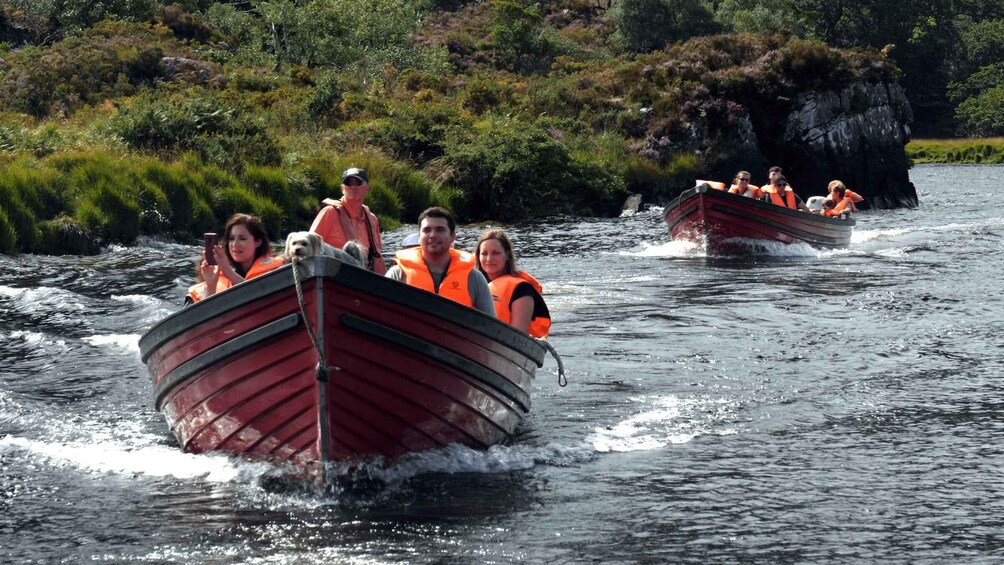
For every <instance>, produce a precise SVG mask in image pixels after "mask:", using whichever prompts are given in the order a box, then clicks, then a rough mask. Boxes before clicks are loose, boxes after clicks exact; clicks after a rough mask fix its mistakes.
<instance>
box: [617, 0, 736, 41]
mask: <svg viewBox="0 0 1004 565" xmlns="http://www.w3.org/2000/svg"><path fill="white" fill-rule="evenodd" d="M607 14H608V17H609V18H610V21H611V22H612V23H613V24H614V27H615V28H616V29H617V32H618V33H620V35H621V36H622V37H623V38H624V40H625V41H626V42H627V45H628V48H629V49H630V50H631V51H634V52H636V53H646V52H649V51H653V50H656V49H662V48H663V47H665V46H666V44H667V43H669V42H674V41H682V40H684V39H688V38H690V37H693V36H696V35H706V34H710V33H714V32H715V31H717V29H718V26H717V24H715V22H714V16H713V15H712V13H711V12H710V11H709V10H708V9H707V8H706V7H705V6H704V4H703V3H702V2H701V0H620V1H618V2H617V3H615V4H614V7H613V8H611V9H610V10H609V11H608V12H607Z"/></svg>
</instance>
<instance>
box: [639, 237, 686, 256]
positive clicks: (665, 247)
mask: <svg viewBox="0 0 1004 565" xmlns="http://www.w3.org/2000/svg"><path fill="white" fill-rule="evenodd" d="M624 254H625V255H633V256H635V257H695V256H703V255H704V250H703V249H701V246H700V245H698V244H696V243H694V242H692V241H682V240H680V241H669V242H666V243H661V244H658V245H652V244H649V243H645V242H643V243H642V250H641V251H634V252H625V253H624Z"/></svg>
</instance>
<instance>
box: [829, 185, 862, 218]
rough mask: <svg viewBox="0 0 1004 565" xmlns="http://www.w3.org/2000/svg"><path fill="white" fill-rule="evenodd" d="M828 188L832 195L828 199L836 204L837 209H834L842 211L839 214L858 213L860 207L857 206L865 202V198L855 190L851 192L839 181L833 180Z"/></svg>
mask: <svg viewBox="0 0 1004 565" xmlns="http://www.w3.org/2000/svg"><path fill="white" fill-rule="evenodd" d="M826 188H827V190H829V191H830V195H829V196H828V197H827V198H828V199H829V200H832V201H833V202H834V203H835V204H836V208H834V209H835V210H836V209H837V208H839V209H840V210H839V211H838V212H837V214H839V213H840V212H843V211H844V210H847V211H848V212H857V211H858V207H857V206H856V205H855V204H857V203H858V202H861V201H862V200H864V197H863V196H861V195H860V194H858V193H856V192H854V191H853V190H849V189H848V188H847V187H846V186H844V183H843V182H842V181H839V180H831V181H830V184H829V185H827V186H826Z"/></svg>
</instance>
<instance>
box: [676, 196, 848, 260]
mask: <svg viewBox="0 0 1004 565" xmlns="http://www.w3.org/2000/svg"><path fill="white" fill-rule="evenodd" d="M665 221H666V223H667V225H668V226H669V230H670V234H671V236H672V238H673V239H675V240H684V241H692V242H694V243H697V244H700V245H704V246H706V247H707V249H708V250H709V251H711V252H719V251H741V250H744V249H746V250H748V247H749V245H750V242H749V241H748V240H761V241H773V242H780V243H785V244H789V243H799V242H801V243H808V244H810V245H813V246H816V247H827V248H834V247H846V246H847V245H849V244H850V237H851V233H852V231H853V226H854V224H855V222H854V220H853V219H846V220H841V219H838V218H829V217H825V216H819V215H816V214H809V213H807V212H801V211H798V210H789V209H787V208H783V207H781V206H776V205H774V204H771V203H768V202H760V201H756V200H753V199H750V198H746V197H742V196H736V195H733V194H728V193H724V192H721V191H717V190H707V189H705V188H704V187H697V188H695V189H691V190H688V191H686V192H684V193H683V194H682V195H680V197H679V198H678V199H677V200H675V201H674V202H673V203H672V204H670V205H669V206H667V208H666V213H665Z"/></svg>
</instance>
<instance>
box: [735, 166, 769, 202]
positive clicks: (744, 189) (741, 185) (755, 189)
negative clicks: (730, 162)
mask: <svg viewBox="0 0 1004 565" xmlns="http://www.w3.org/2000/svg"><path fill="white" fill-rule="evenodd" d="M729 193H730V194H738V195H740V196H747V197H749V198H756V199H757V200H760V199H762V198H763V191H762V190H760V187H759V186H757V185H755V184H750V173H749V171H739V172H738V173H736V178H735V179H733V181H732V186H731V187H729Z"/></svg>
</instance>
